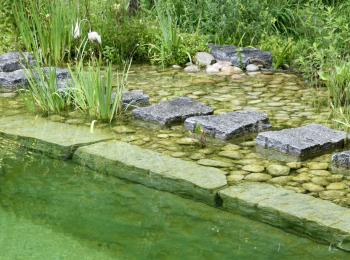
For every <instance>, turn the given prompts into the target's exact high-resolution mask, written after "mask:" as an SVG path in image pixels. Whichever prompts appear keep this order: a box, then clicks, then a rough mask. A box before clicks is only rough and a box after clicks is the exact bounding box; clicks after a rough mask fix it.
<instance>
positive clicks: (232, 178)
mask: <svg viewBox="0 0 350 260" xmlns="http://www.w3.org/2000/svg"><path fill="white" fill-rule="evenodd" d="M226 179H227V183H228V184H233V183H236V182H239V181H241V180H243V179H244V175H240V174H234V175H228V176H227V178H226Z"/></svg>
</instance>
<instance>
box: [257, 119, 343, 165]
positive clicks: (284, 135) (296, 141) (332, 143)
mask: <svg viewBox="0 0 350 260" xmlns="http://www.w3.org/2000/svg"><path fill="white" fill-rule="evenodd" d="M345 140H346V133H345V132H342V131H337V130H333V129H330V128H328V127H325V126H323V125H318V124H311V125H306V126H302V127H298V128H290V129H284V130H280V131H268V132H263V133H260V134H259V135H258V136H257V138H256V144H257V145H258V146H260V147H262V148H265V149H272V150H276V151H278V152H281V153H284V154H288V155H291V156H293V157H297V158H298V159H302V160H303V159H307V158H311V157H315V156H318V155H322V154H325V153H327V152H329V151H332V150H334V149H336V148H340V147H343V146H344V143H345Z"/></svg>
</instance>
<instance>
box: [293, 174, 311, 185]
mask: <svg viewBox="0 0 350 260" xmlns="http://www.w3.org/2000/svg"><path fill="white" fill-rule="evenodd" d="M292 180H293V181H295V182H297V183H305V182H309V181H310V177H309V176H308V175H307V174H305V173H300V174H299V175H297V176H294V177H292Z"/></svg>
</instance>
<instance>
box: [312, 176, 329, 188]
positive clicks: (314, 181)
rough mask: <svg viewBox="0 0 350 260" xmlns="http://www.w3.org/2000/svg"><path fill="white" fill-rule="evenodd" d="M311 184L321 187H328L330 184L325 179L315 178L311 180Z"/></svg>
mask: <svg viewBox="0 0 350 260" xmlns="http://www.w3.org/2000/svg"><path fill="white" fill-rule="evenodd" d="M311 182H312V183H315V184H317V185H321V186H327V185H328V184H329V182H328V181H327V179H326V178H325V177H313V178H311Z"/></svg>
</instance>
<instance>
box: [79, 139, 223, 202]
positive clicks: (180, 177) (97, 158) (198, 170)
mask: <svg viewBox="0 0 350 260" xmlns="http://www.w3.org/2000/svg"><path fill="white" fill-rule="evenodd" d="M73 160H75V161H76V162H78V163H79V164H82V165H84V166H87V167H89V168H91V169H93V170H96V171H102V172H105V173H108V174H110V175H113V176H116V177H118V178H122V179H127V180H130V181H133V182H136V183H141V184H143V185H145V186H149V187H153V188H155V189H158V190H164V191H169V192H172V193H176V194H179V195H183V196H186V197H191V198H194V199H197V200H200V201H204V202H206V203H209V204H211V205H213V204H214V203H215V199H216V195H217V191H218V190H219V189H220V188H223V187H225V186H226V185H227V182H226V177H225V173H224V172H223V171H221V170H219V169H215V168H211V167H204V166H200V165H198V164H196V163H193V162H188V161H183V160H181V159H177V158H172V157H170V156H166V155H162V154H159V153H156V152H153V151H150V150H147V149H143V148H141V147H138V146H135V145H131V144H127V143H123V142H118V141H108V142H102V143H96V144H93V145H89V146H84V147H80V148H78V149H77V151H76V152H75V153H74V155H73Z"/></svg>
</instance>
